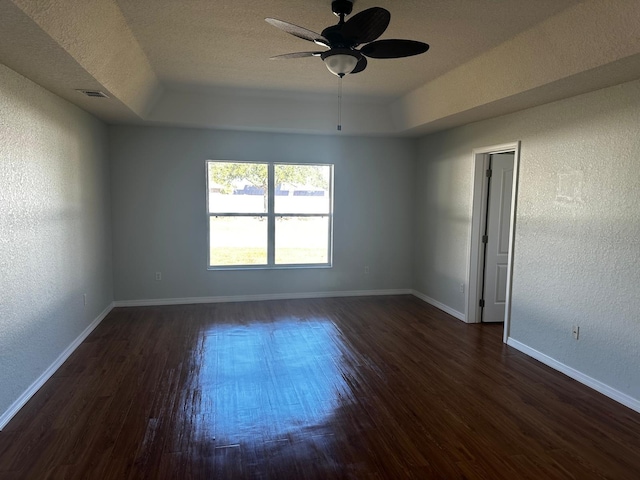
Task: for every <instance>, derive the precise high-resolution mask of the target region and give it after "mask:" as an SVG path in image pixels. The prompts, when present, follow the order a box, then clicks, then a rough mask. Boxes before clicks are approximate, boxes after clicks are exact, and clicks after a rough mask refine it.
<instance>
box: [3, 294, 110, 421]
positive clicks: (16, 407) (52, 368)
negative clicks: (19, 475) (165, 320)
mask: <svg viewBox="0 0 640 480" xmlns="http://www.w3.org/2000/svg"><path fill="white" fill-rule="evenodd" d="M113 307H114V304H113V302H112V303H110V304H109V305H108V306H107V308H105V309H104V311H103V312H102V313H101V314H100V315H98V316H97V317H96V319H95V320H94V321H93V322H91V324H90V325H89V326H88V327H87V328H85V329H84V331H83V332H82V333H81V334H80V335H78V338H76V339H75V340H74V341H73V342H71V345H69V346H68V347H67V348H66V349H65V350H64V351H63V352H62V353H61V354H60V355H59V356H58V358H56V360H55V361H54V362H53V363H52V364H51V365H49V367H48V368H47V369H46V370H45V371H44V372H43V373H42V375H40V376H39V377H38V378H37V379H36V381H35V382H33V383H32V384H31V385H30V386H29V388H27V389H26V390H25V391H24V392H23V393H22V395H20V397H18V399H17V400H16V401H15V402H13V403H12V404H11V405H10V406H9V408H8V409H7V410H6V411H5V412H4V413H3V414H2V415H0V430H2V429H3V428H4V427H5V426H6V425H7V423H9V421H10V420H11V419H12V418H13V417H14V416H15V414H16V413H18V411H20V409H21V408H22V407H24V406H25V404H26V403H27V402H28V401H29V400H30V399H31V397H33V395H35V393H36V392H37V391H38V390H40V388H41V387H42V386H43V385H44V384H45V382H46V381H47V380H49V379H50V378H51V376H52V375H53V374H54V373H55V372H56V370H58V368H60V366H61V365H62V364H63V363H64V362H65V360H66V359H67V358H69V356H70V355H71V354H72V353H73V352H74V350H75V349H76V348H78V346H79V345H80V344H81V343H82V342H83V341H84V339H85V338H87V337H88V336H89V334H90V333H91V332H93V330H94V329H95V328H96V327H97V326H98V325H99V324H100V322H102V320H104V318H105V317H106V316H107V315H108V314H109V312H110V311H111V310H112V309H113Z"/></svg>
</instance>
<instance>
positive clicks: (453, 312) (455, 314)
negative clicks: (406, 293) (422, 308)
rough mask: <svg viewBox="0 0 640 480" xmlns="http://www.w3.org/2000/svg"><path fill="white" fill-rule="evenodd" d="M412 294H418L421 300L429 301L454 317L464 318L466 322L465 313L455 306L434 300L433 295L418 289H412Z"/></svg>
mask: <svg viewBox="0 0 640 480" xmlns="http://www.w3.org/2000/svg"><path fill="white" fill-rule="evenodd" d="M411 294H412V295H414V296H416V297H418V298H419V299H420V300H423V301H425V302H427V303H428V304H430V305H433V306H434V307H436V308H439V309H440V310H442V311H443V312H445V313H448V314H449V315H451V316H452V317H455V318H457V319H458V320H462V321H463V322H466V318H465V314H464V313H460V312H459V311H457V310H454V309H453V308H451V307H449V306H447V305H445V304H444V303H440V302H439V301H437V300H434V299H433V298H431V297H427V296H426V295H425V294H424V293H420V292H418V291H417V290H412V291H411Z"/></svg>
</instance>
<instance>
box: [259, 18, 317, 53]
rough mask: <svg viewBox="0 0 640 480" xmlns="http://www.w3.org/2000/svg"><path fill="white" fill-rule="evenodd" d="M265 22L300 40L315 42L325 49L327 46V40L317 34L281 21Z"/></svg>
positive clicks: (270, 20)
mask: <svg viewBox="0 0 640 480" xmlns="http://www.w3.org/2000/svg"><path fill="white" fill-rule="evenodd" d="M265 21H266V22H267V23H269V24H271V25H273V26H274V27H276V28H279V29H280V30H283V31H285V32H287V33H289V34H291V35H293V36H295V37H298V38H302V39H303V40H309V41H310V42H315V43H318V44H320V45H325V46H327V47H328V46H329V40H327V39H326V38H324V37H323V36H322V35H320V34H319V33H316V32H312V31H311V30H307V29H306V28H302V27H299V26H297V25H294V24H293V23H289V22H283V21H282V20H278V19H276V18H265Z"/></svg>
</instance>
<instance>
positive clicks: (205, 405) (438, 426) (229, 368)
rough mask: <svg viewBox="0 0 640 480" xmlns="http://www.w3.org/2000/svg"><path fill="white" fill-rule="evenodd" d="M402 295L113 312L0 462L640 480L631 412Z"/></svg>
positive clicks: (639, 436)
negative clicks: (637, 479) (625, 479)
mask: <svg viewBox="0 0 640 480" xmlns="http://www.w3.org/2000/svg"><path fill="white" fill-rule="evenodd" d="M501 333H502V330H501V326H498V325H485V326H480V325H466V324H464V323H462V322H460V321H458V320H455V319H453V318H451V317H449V316H448V315H446V314H444V313H443V312H441V311H439V310H437V309H435V308H433V307H430V306H428V305H427V304H425V303H423V302H421V301H420V300H418V299H416V298H414V297H410V296H396V297H375V298H341V299H340V298H337V299H315V300H292V301H274V302H253V303H228V304H212V305H186V306H167V307H144V308H120V309H116V310H114V311H113V312H112V313H111V314H110V315H109V316H108V317H107V318H106V319H105V320H104V321H103V323H102V324H101V325H100V326H99V327H98V328H97V329H96V330H95V331H94V333H93V334H92V335H91V336H90V337H89V338H88V339H87V341H86V342H84V343H83V344H82V345H81V346H80V347H79V348H78V350H76V352H75V353H74V354H73V355H72V356H71V357H70V359H69V360H68V361H67V362H66V363H65V364H64V365H63V367H62V368H61V369H60V370H59V371H58V372H57V373H56V374H55V375H54V377H53V378H52V379H51V380H50V381H49V382H47V384H46V385H45V386H44V387H43V388H42V389H41V390H40V391H39V392H38V393H37V394H36V395H35V396H34V398H33V399H32V400H31V401H30V402H29V403H28V404H27V406H26V407H25V408H24V409H23V410H21V411H20V412H19V413H18V415H17V416H16V417H15V418H14V419H13V420H12V421H11V422H10V423H9V425H8V426H7V427H6V428H5V430H4V431H2V432H0V478H2V479H4V478H9V479H14V478H16V479H19V478H28V479H31V478H37V479H40V478H52V479H67V478H69V479H71V478H79V479H80V478H82V479H94V478H95V479H125V478H132V479H138V478H149V479H164V478H176V479H187V478H193V479H199V478H203V479H205V478H207V479H208V478H216V479H219V478H273V479H288V478H292V479H298V478H318V479H321V478H322V479H327V478H354V479H359V478H377V479H386V478H393V479H395V478H420V479H425V478H446V479H449V478H469V479H472V478H491V479H497V478H509V479H514V478H536V479H539V478H580V479H588V478H603V477H606V478H638V477H637V476H636V474H637V472H639V471H640V415H638V414H636V413H634V412H632V411H630V410H628V409H626V408H625V407H622V406H620V405H618V404H616V403H614V402H613V401H611V400H609V399H607V398H604V397H602V396H601V395H599V394H597V393H595V392H594V391H592V390H590V389H588V388H587V387H584V386H583V385H580V384H578V383H576V382H574V381H572V380H570V379H569V378H567V377H565V376H563V375H562V374H559V373H557V372H554V371H552V370H550V369H549V368H547V367H545V366H544V365H541V364H539V363H538V362H536V361H535V360H532V359H530V358H528V357H526V356H524V355H522V354H520V353H519V352H517V351H514V350H512V349H511V348H509V347H506V346H504V345H503V344H502V343H501Z"/></svg>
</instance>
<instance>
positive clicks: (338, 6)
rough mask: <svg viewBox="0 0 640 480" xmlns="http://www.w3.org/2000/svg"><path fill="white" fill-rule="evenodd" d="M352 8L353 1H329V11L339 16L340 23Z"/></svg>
mask: <svg viewBox="0 0 640 480" xmlns="http://www.w3.org/2000/svg"><path fill="white" fill-rule="evenodd" d="M352 10H353V1H351V0H333V2H331V11H332V12H333V14H334V15H335V16H336V17H339V18H340V24H343V23H344V17H345V16H347V15H350V14H351V11H352Z"/></svg>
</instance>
